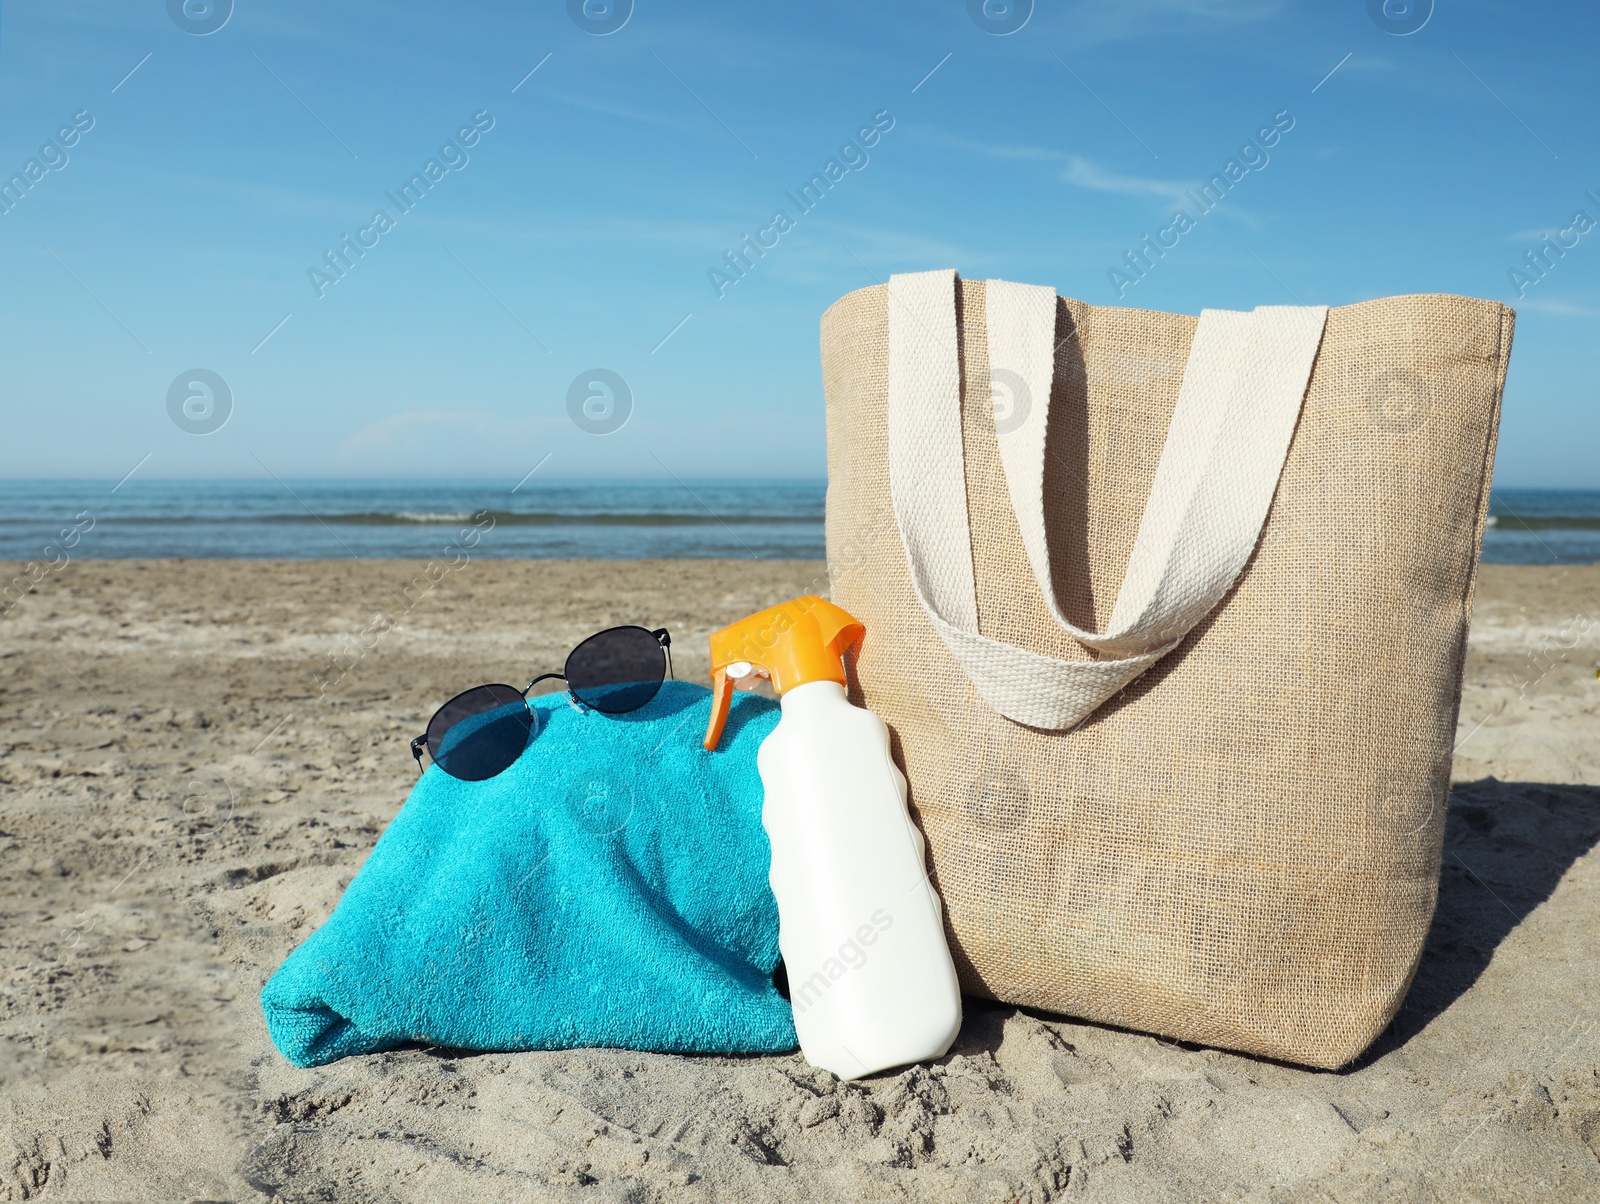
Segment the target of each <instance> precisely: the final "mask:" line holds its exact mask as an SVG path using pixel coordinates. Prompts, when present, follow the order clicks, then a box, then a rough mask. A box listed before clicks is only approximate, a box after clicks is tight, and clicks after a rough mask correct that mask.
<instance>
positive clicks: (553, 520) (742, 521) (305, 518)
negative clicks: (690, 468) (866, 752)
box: [101, 510, 822, 529]
mask: <svg viewBox="0 0 1600 1204" xmlns="http://www.w3.org/2000/svg"><path fill="white" fill-rule="evenodd" d="M490 520H493V525H494V526H496V527H500V526H505V527H708V526H726V527H742V526H745V527H747V526H774V525H794V524H797V523H798V524H808V525H816V524H818V523H821V522H822V515H821V514H820V513H818V514H710V513H702V514H692V513H687V512H674V511H653V510H638V511H601V512H596V513H582V512H568V511H553V510H546V511H532V512H528V511H512V510H471V511H466V510H464V511H433V510H366V511H355V512H349V513H342V514H290V513H284V514H248V513H243V514H224V515H216V514H212V515H199V514H121V515H108V516H106V517H105V518H103V519H102V520H101V521H102V522H106V523H110V524H113V525H118V524H120V525H134V524H141V525H152V526H168V525H174V526H175V525H180V524H181V525H186V526H187V525H193V524H196V523H212V524H230V523H237V524H241V525H253V524H257V523H270V524H273V525H279V524H291V523H292V524H299V525H305V524H307V523H324V524H327V525H330V526H351V527H465V526H473V525H475V524H481V525H482V526H483V527H484V528H485V529H488V528H489V526H490Z"/></svg>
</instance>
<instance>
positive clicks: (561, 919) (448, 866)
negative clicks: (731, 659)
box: [261, 681, 796, 1066]
mask: <svg viewBox="0 0 1600 1204" xmlns="http://www.w3.org/2000/svg"><path fill="white" fill-rule="evenodd" d="M533 706H534V708H535V712H536V714H535V719H536V721H537V722H536V724H535V728H534V731H535V735H534V736H533V738H532V739H531V740H530V741H529V743H528V747H527V750H526V751H525V752H524V753H523V754H522V756H521V758H520V759H519V760H518V761H517V762H516V764H514V765H512V766H511V767H510V768H509V769H507V770H506V771H505V772H504V773H502V774H500V775H499V776H497V777H494V778H490V779H488V780H487V781H482V782H463V781H460V780H458V779H456V778H453V777H450V776H449V775H448V774H446V773H445V772H444V771H443V770H441V769H439V768H437V767H435V766H429V768H428V770H427V772H426V773H424V774H423V776H422V779H421V780H420V781H419V782H418V783H417V785H416V787H415V788H414V789H413V790H412V792H411V797H410V798H409V799H408V800H407V801H406V804H405V806H404V807H403V808H402V809H401V811H400V813H399V814H398V815H396V816H395V818H394V821H393V822H392V823H391V824H390V825H389V827H388V830H387V831H385V832H384V834H383V836H382V837H381V838H380V839H379V841H378V843H377V847H375V848H374V849H373V851H372V855H371V856H370V857H369V858H368V859H367V863H366V864H365V865H364V866H363V867H362V868H361V872H360V873H359V874H357V875H356V878H355V880H354V881H353V882H351V883H350V887H349V889H348V890H346V891H345V895H344V898H343V899H342V900H340V902H339V906H338V907H337V909H335V911H334V913H333V915H332V916H331V917H329V919H328V921H327V923H325V924H324V925H323V926H322V927H321V928H319V929H317V931H316V932H314V933H312V934H311V936H310V937H308V938H307V939H306V941H305V942H304V943H303V944H302V945H301V946H300V947H299V948H298V949H296V950H295V951H294V952H293V953H291V954H290V955H289V957H288V958H287V959H286V960H285V961H284V963H283V965H282V966H280V967H279V968H278V971H277V973H276V974H274V975H273V976H272V978H271V979H270V980H268V982H267V985H266V986H265V987H264V988H263V989H262V992H261V1004H262V1008H263V1010H264V1011H265V1013H266V1018H267V1031H268V1032H269V1033H270V1034H271V1036H272V1041H273V1043H274V1044H275V1045H276V1046H277V1047H278V1049H279V1050H280V1051H281V1052H282V1054H283V1056H284V1057H285V1058H287V1059H288V1060H289V1061H290V1062H293V1063H294V1064H295V1065H296V1066H320V1065H322V1064H324V1063H327V1062H331V1061H334V1060H335V1059H337V1058H342V1057H346V1056H348V1055H350V1054H363V1053H373V1052H376V1051H378V1050H383V1049H391V1048H393V1047H395V1046H397V1045H400V1044H403V1043H405V1042H409V1041H424V1042H428V1043H430V1044H435V1045H445V1046H453V1047H458V1048H463V1049H479V1050H522V1049H566V1048H576V1047H579V1046H594V1045H602V1046H615V1047H620V1048H625V1049H640V1050H656V1051H664V1052H675V1053H773V1052H780V1051H785V1050H790V1049H793V1048H794V1047H795V1044H796V1042H795V1032H794V1020H793V1014H792V1013H791V1011H790V1008H789V1004H788V1003H787V1002H785V1000H784V999H783V997H782V996H780V995H779V994H778V992H777V990H776V989H775V988H774V987H773V985H772V978H771V974H772V971H773V968H774V967H775V966H776V965H777V962H778V910H777V905H776V903H775V902H774V901H773V898H772V891H771V888H770V887H769V886H768V884H767V870H768V867H769V864H770V858H771V854H770V851H769V848H768V845H767V838H766V833H765V832H764V831H763V830H762V827H761V798H762V791H761V781H760V778H759V777H758V776H757V773H756V748H757V747H758V746H759V745H760V743H761V741H762V740H763V739H764V738H765V737H766V735H767V733H768V732H770V731H771V730H772V728H773V726H774V725H775V724H776V722H777V717H778V716H777V707H776V706H775V704H773V703H772V702H770V701H768V700H766V699H764V698H760V697H756V696H754V695H750V694H742V695H738V696H737V697H736V698H735V700H734V706H733V712H732V714H731V715H730V717H729V720H728V727H727V733H726V735H724V737H723V740H722V744H721V746H720V747H719V749H718V750H717V751H716V752H715V753H708V752H706V751H705V750H704V749H703V748H702V747H701V744H700V741H701V739H702V737H703V735H704V733H705V729H706V723H707V721H708V719H709V717H710V709H711V693H710V691H709V690H707V689H705V688H704V687H702V686H696V685H690V684H687V683H684V682H676V681H668V682H666V683H664V684H663V686H662V688H661V692H660V694H658V695H657V696H656V698H655V699H654V700H653V701H652V702H651V703H650V704H649V705H648V706H646V707H643V708H641V709H640V710H638V711H634V712H631V713H629V714H624V715H604V714H601V713H599V712H595V711H581V710H579V709H578V708H577V707H576V706H575V705H574V704H572V703H571V702H569V701H568V699H567V696H566V695H564V694H558V695H547V696H545V697H542V698H538V699H535V700H533Z"/></svg>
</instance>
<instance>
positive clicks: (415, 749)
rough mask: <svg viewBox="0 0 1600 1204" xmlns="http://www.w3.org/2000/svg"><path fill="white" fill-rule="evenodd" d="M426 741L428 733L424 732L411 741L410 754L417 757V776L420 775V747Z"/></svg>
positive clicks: (421, 747)
mask: <svg viewBox="0 0 1600 1204" xmlns="http://www.w3.org/2000/svg"><path fill="white" fill-rule="evenodd" d="M427 742H428V734H427V733H426V732H424V733H423V734H422V735H420V736H418V737H417V738H416V739H415V740H413V741H412V742H411V755H412V756H413V757H415V758H416V759H417V776H418V777H421V776H422V749H423V746H424V745H426V744H427Z"/></svg>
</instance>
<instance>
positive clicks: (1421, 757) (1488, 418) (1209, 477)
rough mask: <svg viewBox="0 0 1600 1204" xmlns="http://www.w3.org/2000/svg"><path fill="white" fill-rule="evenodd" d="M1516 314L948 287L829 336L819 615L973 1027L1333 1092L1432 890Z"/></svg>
mask: <svg viewBox="0 0 1600 1204" xmlns="http://www.w3.org/2000/svg"><path fill="white" fill-rule="evenodd" d="M1512 318H1513V315H1512V313H1511V311H1510V310H1509V309H1507V308H1506V307H1505V306H1503V305H1499V304H1496V303H1494V302H1490V301H1478V300H1472V299H1470V298H1466V297H1449V296H1414V297H1394V298H1388V299H1385V300H1380V301H1367V302H1363V303H1361V304H1359V305H1350V306H1345V307H1341V308H1336V309H1325V308H1320V307H1298V306H1296V307H1290V306H1274V307H1263V308H1259V309H1256V310H1254V311H1253V312H1250V313H1237V312H1231V311H1224V310H1207V311H1205V313H1203V314H1202V315H1201V316H1200V317H1199V318H1198V319H1196V318H1193V317H1187V316H1184V315H1181V314H1165V313H1155V312H1149V311H1142V310H1131V309H1117V308H1110V307H1104V308H1102V307H1096V306H1090V305H1084V304H1083V303H1081V302H1078V301H1072V300H1068V299H1065V298H1057V297H1056V295H1055V293H1054V291H1053V290H1051V289H1048V288H1039V287H1035V286H1030V285H1018V284H1010V283H1006V282H1004V281H994V280H991V281H988V282H987V283H976V282H970V281H961V280H958V279H957V278H956V276H955V273H953V272H923V273H914V274H910V275H904V276H896V277H894V278H893V279H892V280H891V281H890V282H889V284H888V285H880V286H877V287H874V288H867V289H862V290H860V291H858V292H854V293H851V294H850V295H849V296H847V297H845V298H843V299H842V300H841V301H839V302H838V303H837V304H835V305H834V306H833V307H832V308H831V309H829V310H828V312H827V314H826V315H824V317H823V319H822V364H823V378H824V383H825V386H826V390H827V401H828V507H827V539H828V564H829V570H830V575H831V579H832V588H833V598H834V600H835V601H837V602H838V603H840V604H841V605H843V606H844V607H845V608H846V609H848V610H850V611H851V612H852V613H854V614H855V615H856V616H858V617H859V618H860V619H861V620H862V621H863V622H864V623H865V624H866V629H867V635H866V639H865V641H864V643H863V644H862V646H861V649H860V652H859V655H858V657H857V659H856V662H855V664H854V665H853V667H852V673H853V682H852V691H853V693H854V695H855V697H856V700H857V701H859V702H861V703H863V704H864V705H866V706H868V707H870V708H871V709H872V710H873V711H875V712H877V713H878V714H879V715H881V716H882V717H883V718H884V720H885V721H887V723H888V724H889V727H890V729H891V731H892V733H893V737H894V747H895V755H896V757H897V758H898V760H899V762H900V764H901V767H902V768H903V769H904V770H905V773H906V776H907V778H908V780H909V782H910V786H911V804H912V807H913V810H914V812H915V815H916V819H917V822H918V823H919V824H920V826H921V828H922V830H923V832H924V834H925V835H926V837H927V841H928V852H929V858H930V862H931V868H932V872H933V876H934V881H935V883H936V885H937V886H938V889H939V892H940V894H941V896H942V897H943V899H944V903H945V908H946V917H947V924H948V933H949V937H950V942H951V950H952V952H953V953H954V955H955V959H956V965H957V967H958V969H959V970H960V973H961V977H962V982H963V985H964V987H965V989H966V990H967V991H969V992H971V993H973V994H977V995H982V996H989V997H992V998H996V999H1001V1000H1005V1001H1007V1002H1010V1003H1018V1004H1024V1005H1028V1006H1032V1007H1038V1008H1042V1009H1047V1010H1049V1011H1053V1012H1062V1013H1066V1014H1069V1015H1073V1016H1080V1017H1085V1018H1088V1019H1092V1020H1097V1021H1102V1022H1105V1023H1109V1024H1116V1025H1121V1026H1125V1027H1128V1028H1136V1029H1142V1030H1146V1031H1149V1032H1154V1033H1159V1034H1162V1035H1165V1036H1169V1037H1176V1038H1181V1039H1184V1040H1189V1041H1195V1042H1200V1043H1204V1044H1209V1045H1216V1046H1222V1047H1226V1048H1232V1049H1239V1050H1245V1051H1248V1052H1251V1053H1255V1054H1261V1055H1264V1056H1268V1057H1274V1058H1281V1059H1285V1060H1289V1061H1294V1062H1300V1063H1305V1064H1308V1065H1313V1066H1324V1067H1335V1066H1340V1065H1343V1064H1345V1063H1346V1062H1348V1061H1350V1060H1351V1059H1352V1058H1354V1057H1356V1056H1357V1055H1358V1054H1359V1053H1360V1052H1361V1051H1362V1050H1363V1049H1365V1048H1366V1047H1367V1045H1368V1044H1369V1043H1371V1042H1372V1040H1373V1039H1374V1038H1375V1037H1376V1036H1377V1035H1378V1034H1379V1033H1380V1032H1381V1031H1382V1030H1383V1028H1384V1027H1385V1026H1386V1025H1387V1024H1388V1023H1389V1021H1390V1020H1391V1019H1392V1018H1393V1016H1394V1014H1395V1011H1396V1010H1397V1009H1398V1007H1399V1005H1400V1002H1401V1000H1402V999H1403V997H1404V995H1405V992H1406V990H1407V988H1408V986H1409V985H1410V982H1411V978H1412V975H1413V974H1414V973H1415V971H1416V967H1417V961H1418V958H1419V956H1420V953H1421V949H1422V943H1423V938H1424V937H1425V935H1426V933H1427V929H1428V925H1429V922H1430V920H1431V918H1432V914H1433V907H1434V901H1435V897H1436V894H1437V890H1438V880H1439V857H1440V845H1441V841H1442V837H1443V831H1444V811H1445V804H1446V798H1447V794H1448V789H1449V780H1450V757H1451V749H1452V743H1453V740H1454V732H1455V723H1456V712H1457V709H1458V706H1459V703H1460V695H1461V671H1462V661H1463V658H1464V656H1465V652H1466V636H1467V621H1468V617H1469V614H1470V611H1471V604H1472V587H1473V579H1474V575H1475V572H1476V567H1477V558H1478V548H1479V543H1480V540H1481V538H1482V533H1483V525H1484V518H1485V514H1486V512H1487V504H1488V484H1489V475H1490V467H1491V462H1492V458H1493V452H1494V444H1495V433H1496V428H1497V424H1498V421H1499V409H1500V395H1501V389H1502V387H1503V384H1504V381H1505V371H1506V360H1507V356H1508V353H1509V351H1510V346H1511V328H1512Z"/></svg>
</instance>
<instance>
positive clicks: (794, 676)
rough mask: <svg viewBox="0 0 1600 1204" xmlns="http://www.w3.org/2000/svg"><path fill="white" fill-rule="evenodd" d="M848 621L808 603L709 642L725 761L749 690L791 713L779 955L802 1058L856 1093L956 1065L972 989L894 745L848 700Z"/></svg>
mask: <svg viewBox="0 0 1600 1204" xmlns="http://www.w3.org/2000/svg"><path fill="white" fill-rule="evenodd" d="M863 630H864V629H863V628H862V625H861V624H860V623H859V622H857V621H856V620H855V619H854V618H852V617H851V616H850V615H849V614H848V613H847V612H846V611H844V610H842V609H841V608H839V607H837V606H834V605H833V604H832V603H831V602H827V601H824V600H823V599H821V598H817V597H806V598H797V599H796V600H795V601H793V602H786V603H784V604H783V605H781V606H775V607H773V608H772V609H770V610H765V611H762V612H761V613H760V614H757V615H752V616H751V617H750V618H748V619H745V620H742V621H741V622H738V623H735V624H733V625H732V626H730V627H725V628H723V629H722V630H721V631H718V632H716V633H715V634H713V635H712V637H711V677H712V682H713V687H714V693H713V702H712V708H711V725H710V728H709V729H708V731H707V732H706V741H705V745H706V748H708V749H714V748H716V746H717V742H718V740H719V739H720V738H721V735H722V726H723V723H724V722H725V721H726V719H727V715H728V703H729V699H730V689H732V688H733V684H734V682H735V681H737V680H739V679H745V680H748V681H753V680H754V679H755V678H757V677H767V678H770V679H771V681H772V684H773V688H774V689H775V690H776V691H777V692H778V697H779V700H780V703H781V705H782V708H783V713H782V715H781V716H780V718H779V721H778V726H777V727H776V728H775V729H774V730H773V732H772V734H771V735H769V736H768V737H767V738H766V740H764V741H763V742H762V744H761V749H760V752H759V753H758V754H757V766H758V768H759V769H760V771H761V784H762V786H763V788H764V789H765V791H766V799H765V802H764V804H763V807H762V813H761V819H762V824H763V825H764V826H765V828H766V830H767V837H768V839H769V840H770V842H771V844H772V871H771V882H772V893H773V895H774V896H776V898H777V901H778V944H779V947H780V949H781V950H782V952H783V963H784V967H785V969H786V971H787V973H788V978H789V996H790V1002H791V1004H792V1005H793V1007H794V1026H795V1031H796V1033H797V1034H798V1035H799V1038H800V1049H801V1051H802V1052H803V1053H804V1054H805V1056H806V1060H807V1061H809V1062H810V1063H811V1064H812V1065H814V1066H820V1067H822V1068H823V1069H825V1070H830V1071H832V1072H833V1073H834V1074H836V1075H838V1076H839V1077H840V1078H842V1079H854V1078H860V1077H862V1076H863V1075H868V1074H874V1073H876V1072H877V1071H880V1070H886V1069H888V1068H890V1067H892V1066H901V1065H904V1064H906V1063H908V1062H921V1061H926V1060H928V1059H931V1058H937V1057H940V1056H942V1055H943V1054H944V1053H945V1052H946V1051H947V1050H948V1049H949V1048H950V1045H951V1043H952V1042H953V1041H954V1040H955V1037H956V1033H957V1032H958V1031H959V1030H960V1028H961V988H960V985H959V984H958V982H957V980H956V971H955V966H954V964H953V963H952V962H951V960H950V949H949V946H948V945H947V944H946V943H945V936H944V922H943V908H942V906H941V904H940V901H939V896H938V895H937V893H935V891H934V889H933V885H932V883H931V882H930V881H929V879H928V871H927V865H926V861H925V850H924V847H923V840H922V834H921V833H920V832H918V831H917V828H916V825H915V824H913V823H912V822H911V816H910V814H909V812H908V811H907V809H906V781H905V777H904V776H903V775H902V774H901V773H900V770H899V768H898V767H897V766H896V765H895V763H894V761H893V759H892V758H891V756H890V753H889V732H888V728H887V727H885V726H884V723H883V720H881V719H879V718H878V717H877V716H876V715H874V714H873V713H872V712H871V711H868V710H864V709H862V708H861V707H857V706H853V705H852V704H851V703H850V700H849V699H848V698H847V697H846V696H845V671H844V659H843V658H844V653H845V652H846V650H847V649H849V648H850V646H851V645H853V644H854V643H855V642H856V641H857V640H859V639H861V638H862V635H863Z"/></svg>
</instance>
